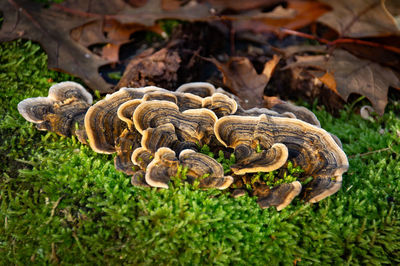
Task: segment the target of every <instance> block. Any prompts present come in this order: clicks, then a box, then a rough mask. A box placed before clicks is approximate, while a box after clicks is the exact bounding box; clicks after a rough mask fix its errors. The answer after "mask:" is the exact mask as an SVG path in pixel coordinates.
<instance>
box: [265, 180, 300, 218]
mask: <svg viewBox="0 0 400 266" xmlns="http://www.w3.org/2000/svg"><path fill="white" fill-rule="evenodd" d="M300 192H301V183H300V182H299V181H294V182H292V183H284V184H280V185H278V186H276V187H274V188H272V189H271V190H269V191H268V192H267V195H266V196H264V197H261V198H260V199H259V200H258V204H259V205H260V207H261V208H262V209H264V208H268V207H271V206H275V207H276V209H277V210H278V211H280V210H282V209H283V208H285V207H286V206H288V205H289V204H290V203H291V202H292V200H293V199H294V198H295V197H296V196H297V195H299V194H300Z"/></svg>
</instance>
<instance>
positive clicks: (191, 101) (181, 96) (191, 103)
mask: <svg viewBox="0 0 400 266" xmlns="http://www.w3.org/2000/svg"><path fill="white" fill-rule="evenodd" d="M174 95H175V96H176V99H177V100H178V103H177V104H178V107H179V110H180V111H181V112H183V111H186V110H189V109H198V108H201V107H202V105H203V98H201V97H200V96H197V95H194V94H191V93H183V92H175V93H174Z"/></svg>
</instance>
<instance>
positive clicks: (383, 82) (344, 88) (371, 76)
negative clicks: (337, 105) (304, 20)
mask: <svg viewBox="0 0 400 266" xmlns="http://www.w3.org/2000/svg"><path fill="white" fill-rule="evenodd" d="M293 50H294V49H293V48H292V49H291V51H293ZM295 59H296V62H293V63H289V64H288V65H287V66H286V68H298V67H302V68H306V69H308V71H309V73H311V74H313V75H314V76H316V77H317V78H319V79H320V80H321V81H322V82H323V83H324V84H325V85H326V86H327V87H328V88H330V89H331V90H333V91H334V92H336V93H337V94H338V95H339V96H340V97H341V98H342V99H344V100H345V101H347V99H348V97H349V96H350V94H352V93H356V94H359V95H363V96H365V97H366V98H368V100H369V101H370V102H371V103H372V106H373V107H374V109H375V110H376V112H377V113H378V114H380V115H382V114H383V113H384V111H385V107H386V104H387V94H388V89H389V86H392V87H395V88H399V87H400V80H399V78H398V77H397V76H396V74H395V73H394V72H393V70H392V69H390V68H388V67H383V66H381V65H379V64H377V63H374V62H371V61H369V60H364V59H360V58H357V57H356V56H354V55H352V54H350V53H349V52H347V51H345V50H341V49H336V50H334V51H333V52H332V54H330V55H329V54H325V55H305V56H295Z"/></svg>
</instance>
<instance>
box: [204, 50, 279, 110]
mask: <svg viewBox="0 0 400 266" xmlns="http://www.w3.org/2000/svg"><path fill="white" fill-rule="evenodd" d="M279 60H280V57H279V56H277V55H274V57H273V58H272V59H271V60H270V61H268V62H266V63H265V65H264V70H263V72H262V73H261V74H258V73H257V71H256V70H255V68H254V66H253V64H252V63H251V62H250V60H249V59H248V58H246V57H231V58H230V59H229V61H228V62H226V63H221V62H219V61H218V60H216V59H211V61H212V62H213V63H214V64H215V65H216V66H217V68H218V69H219V70H220V71H221V72H222V74H223V82H224V84H225V86H227V87H228V88H229V89H230V90H231V91H232V92H233V93H234V94H236V95H237V96H238V97H239V99H240V101H241V102H240V104H241V105H242V107H243V108H245V109H249V108H252V107H263V105H264V99H263V95H264V89H265V86H266V85H267V84H268V82H269V80H270V78H271V75H272V73H273V71H274V69H275V67H276V65H277V64H278V62H279Z"/></svg>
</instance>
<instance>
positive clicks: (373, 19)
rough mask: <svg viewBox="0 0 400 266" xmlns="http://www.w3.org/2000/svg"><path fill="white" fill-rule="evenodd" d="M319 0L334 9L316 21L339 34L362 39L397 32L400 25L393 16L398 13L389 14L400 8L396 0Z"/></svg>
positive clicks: (396, 33)
mask: <svg viewBox="0 0 400 266" xmlns="http://www.w3.org/2000/svg"><path fill="white" fill-rule="evenodd" d="M319 1H320V2H322V3H325V4H327V5H330V6H331V7H332V9H333V10H332V11H331V12H328V13H326V14H324V15H323V16H321V17H320V18H319V19H318V21H319V22H321V23H323V24H326V25H328V26H329V27H331V28H333V29H335V30H336V31H337V32H338V33H339V35H340V36H343V37H352V38H363V37H376V36H388V35H400V25H399V23H398V22H397V21H396V17H395V16H398V15H399V14H392V13H391V12H393V10H396V9H398V8H400V1H398V0H386V1H385V0H352V1H349V0H336V1H332V0H319ZM388 6H390V9H388Z"/></svg>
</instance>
